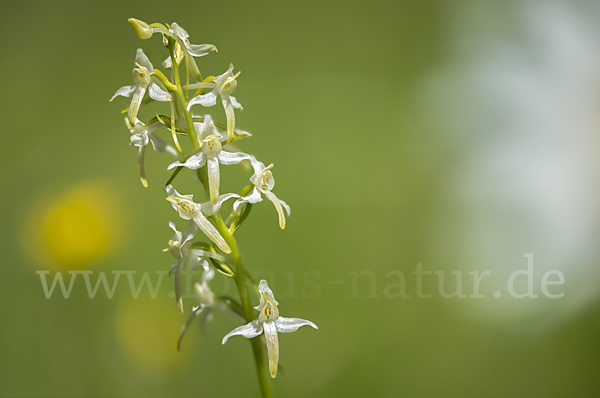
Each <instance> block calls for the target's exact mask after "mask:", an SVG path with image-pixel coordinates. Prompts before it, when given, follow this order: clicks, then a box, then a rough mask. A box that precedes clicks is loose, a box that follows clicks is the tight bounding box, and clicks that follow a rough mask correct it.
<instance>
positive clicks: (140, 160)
mask: <svg viewBox="0 0 600 398" xmlns="http://www.w3.org/2000/svg"><path fill="white" fill-rule="evenodd" d="M144 153H146V146H141V147H140V150H139V152H138V166H139V168H140V180H141V181H142V185H143V186H144V187H146V188H147V187H148V180H146V170H145V169H144Z"/></svg>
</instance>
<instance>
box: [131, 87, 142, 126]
mask: <svg viewBox="0 0 600 398" xmlns="http://www.w3.org/2000/svg"><path fill="white" fill-rule="evenodd" d="M145 93H146V87H144V86H141V85H138V86H137V87H136V89H135V90H134V92H133V97H132V98H131V104H130V105H129V119H131V120H134V119H135V118H136V117H137V114H138V112H139V110H140V106H141V105H142V100H143V99H144V94H145Z"/></svg>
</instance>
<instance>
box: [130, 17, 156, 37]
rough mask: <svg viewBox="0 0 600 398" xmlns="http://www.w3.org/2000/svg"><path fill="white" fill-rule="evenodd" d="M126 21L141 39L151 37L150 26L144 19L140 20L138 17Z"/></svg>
mask: <svg viewBox="0 0 600 398" xmlns="http://www.w3.org/2000/svg"><path fill="white" fill-rule="evenodd" d="M127 21H129V23H130V24H131V26H133V30H135V34H136V35H137V37H139V38H140V39H142V40H145V39H149V38H150V37H152V33H153V31H152V28H151V27H150V25H148V24H147V23H146V22H144V21H140V20H139V19H135V18H129V19H128V20H127Z"/></svg>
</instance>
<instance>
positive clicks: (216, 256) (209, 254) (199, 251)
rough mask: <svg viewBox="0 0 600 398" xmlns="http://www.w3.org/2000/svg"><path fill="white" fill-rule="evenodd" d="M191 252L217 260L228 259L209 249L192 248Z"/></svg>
mask: <svg viewBox="0 0 600 398" xmlns="http://www.w3.org/2000/svg"><path fill="white" fill-rule="evenodd" d="M191 252H192V254H193V255H194V256H197V257H209V258H214V259H216V260H221V261H227V259H226V258H225V257H224V256H222V255H220V254H218V253H213V252H209V251H207V250H202V249H192V250H191ZM207 272H208V271H207ZM211 279H212V278H211Z"/></svg>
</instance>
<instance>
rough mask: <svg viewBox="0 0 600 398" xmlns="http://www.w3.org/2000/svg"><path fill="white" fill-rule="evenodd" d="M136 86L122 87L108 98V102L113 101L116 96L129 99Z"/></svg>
mask: <svg viewBox="0 0 600 398" xmlns="http://www.w3.org/2000/svg"><path fill="white" fill-rule="evenodd" d="M136 87H137V86H136V85H135V84H134V85H132V86H123V87H121V88H120V89H118V90H117V92H116V93H115V95H113V96H112V97H111V98H110V101H112V100H114V99H115V98H116V97H117V96H119V95H120V96H122V97H131V96H132V95H133V92H134V91H135V89H136Z"/></svg>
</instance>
